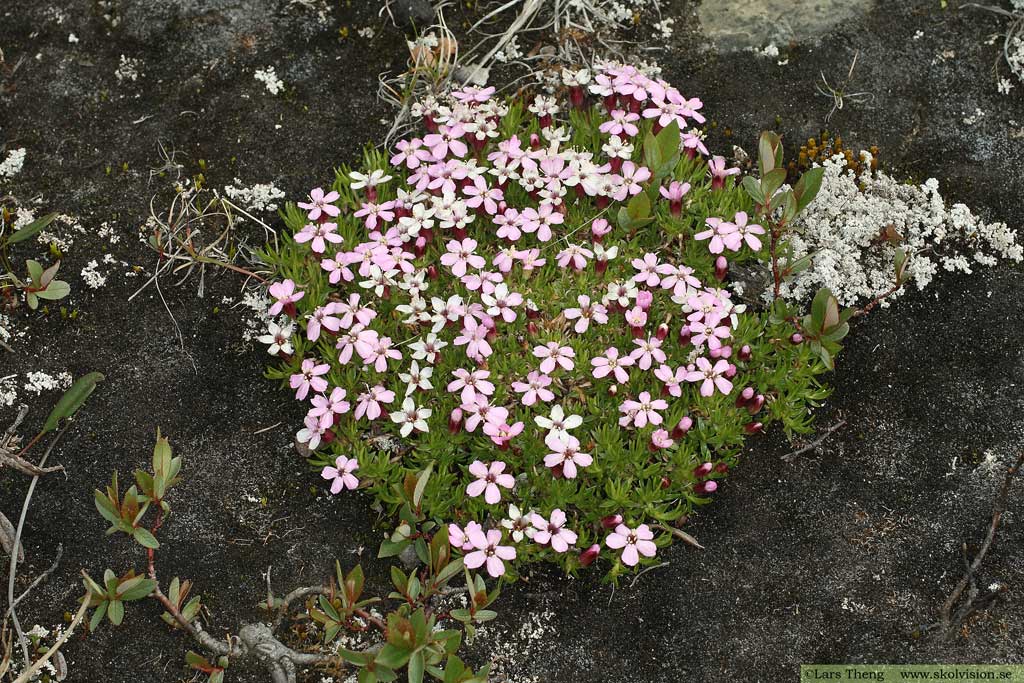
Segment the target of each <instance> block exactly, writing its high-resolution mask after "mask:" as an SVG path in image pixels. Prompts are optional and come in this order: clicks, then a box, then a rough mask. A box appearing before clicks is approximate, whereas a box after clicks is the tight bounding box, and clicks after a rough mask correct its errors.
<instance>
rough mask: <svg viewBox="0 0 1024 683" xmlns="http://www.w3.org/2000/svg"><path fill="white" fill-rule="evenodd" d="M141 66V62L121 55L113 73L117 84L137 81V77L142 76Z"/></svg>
mask: <svg viewBox="0 0 1024 683" xmlns="http://www.w3.org/2000/svg"><path fill="white" fill-rule="evenodd" d="M141 66H142V62H141V61H139V60H138V59H135V58H134V57H125V56H124V55H121V63H120V65H119V66H118V67H117V71H115V72H114V75H115V76H116V77H117V82H118V83H124V82H125V81H131V82H135V81H137V80H139V76H141V75H142V68H141Z"/></svg>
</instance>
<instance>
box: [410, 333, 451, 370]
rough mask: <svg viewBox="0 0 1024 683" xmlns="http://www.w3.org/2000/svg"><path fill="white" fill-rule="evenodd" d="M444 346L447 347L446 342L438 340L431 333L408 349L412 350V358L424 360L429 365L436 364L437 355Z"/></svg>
mask: <svg viewBox="0 0 1024 683" xmlns="http://www.w3.org/2000/svg"><path fill="white" fill-rule="evenodd" d="M446 346H448V342H446V341H444V340H443V339H438V338H437V335H436V334H434V333H433V332H430V333H429V334H427V336H426V337H425V338H423V339H417V340H416V341H414V342H413V343H411V344H409V348H410V349H412V357H413V358H415V359H417V360H426V361H427V362H428V363H431V364H433V363H436V362H437V354H438V353H439V352H440V351H441V349H443V348H444V347H446Z"/></svg>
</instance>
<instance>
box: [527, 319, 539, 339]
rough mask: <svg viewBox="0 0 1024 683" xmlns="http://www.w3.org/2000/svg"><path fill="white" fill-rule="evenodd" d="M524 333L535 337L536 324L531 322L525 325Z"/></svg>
mask: <svg viewBox="0 0 1024 683" xmlns="http://www.w3.org/2000/svg"><path fill="white" fill-rule="evenodd" d="M526 332H527V334H529V335H530V336H535V335H536V334H537V323H535V322H534V321H532V320H531V321H530V322H528V323H526Z"/></svg>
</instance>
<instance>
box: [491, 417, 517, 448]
mask: <svg viewBox="0 0 1024 683" xmlns="http://www.w3.org/2000/svg"><path fill="white" fill-rule="evenodd" d="M522 433H523V423H522V422H516V423H515V424H514V425H509V424H508V423H507V422H502V423H501V424H498V423H496V422H485V423H484V434H486V435H487V436H489V437H491V441H493V442H494V443H495V445H497V446H499V447H500V448H501V449H502V450H505V449H506V448H507V446H508V444H509V442H510V441H512V437H514V436H519V435H520V434H522Z"/></svg>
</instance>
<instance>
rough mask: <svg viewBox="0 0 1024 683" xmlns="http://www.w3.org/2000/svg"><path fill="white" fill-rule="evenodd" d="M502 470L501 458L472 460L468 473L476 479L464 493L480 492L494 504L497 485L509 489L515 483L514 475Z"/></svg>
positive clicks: (497, 497)
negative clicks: (486, 462) (490, 460)
mask: <svg viewBox="0 0 1024 683" xmlns="http://www.w3.org/2000/svg"><path fill="white" fill-rule="evenodd" d="M504 471H505V463H503V462H502V461H501V460H495V461H494V462H492V463H490V464H489V465H485V464H484V463H482V462H480V461H479V460H474V461H473V463H472V464H471V465H470V466H469V473H470V474H472V475H473V476H474V477H476V481H474V482H471V483H470V484H469V486H467V487H466V494H467V495H468V496H470V497H471V498H476V497H477V496H479V495H480V494H481V493H482V494H484V500H485V501H487V504H488V505H494V504H495V503H497V502H498V501H500V500H501V489H499V488H498V487H499V486H502V487H504V488H507V489H510V488H512V487H513V486H515V484H516V479H515V477H513V476H512V475H511V474H503V472H504ZM478 566H479V565H478Z"/></svg>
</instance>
